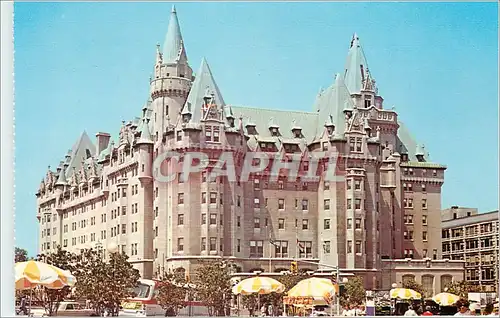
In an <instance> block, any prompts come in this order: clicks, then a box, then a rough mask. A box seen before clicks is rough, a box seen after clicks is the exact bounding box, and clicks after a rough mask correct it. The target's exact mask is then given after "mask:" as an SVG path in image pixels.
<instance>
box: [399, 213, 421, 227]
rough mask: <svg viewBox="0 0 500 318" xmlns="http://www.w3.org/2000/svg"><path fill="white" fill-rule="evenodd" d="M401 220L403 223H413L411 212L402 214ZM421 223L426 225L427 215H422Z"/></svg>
mask: <svg viewBox="0 0 500 318" xmlns="http://www.w3.org/2000/svg"><path fill="white" fill-rule="evenodd" d="M403 222H404V223H405V224H410V225H411V224H415V223H413V214H405V215H403ZM422 225H427V215H422Z"/></svg>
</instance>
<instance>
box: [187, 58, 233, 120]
mask: <svg viewBox="0 0 500 318" xmlns="http://www.w3.org/2000/svg"><path fill="white" fill-rule="evenodd" d="M207 94H209V95H212V96H213V99H214V102H215V104H216V105H217V107H219V108H220V109H223V110H224V112H227V109H226V103H225V102H224V99H223V98H222V94H221V93H220V90H219V87H218V86H217V83H216V82H215V79H214V77H213V75H212V71H211V70H210V66H209V65H208V62H207V60H206V59H205V58H203V60H202V61H201V65H200V68H199V70H198V73H196V78H195V80H194V82H193V86H192V87H191V91H190V92H189V95H188V98H187V100H186V103H185V104H184V107H183V108H182V113H183V114H186V113H190V114H191V122H193V123H199V122H200V120H201V117H202V106H203V104H204V98H205V97H206V96H207Z"/></svg>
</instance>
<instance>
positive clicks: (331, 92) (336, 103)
mask: <svg viewBox="0 0 500 318" xmlns="http://www.w3.org/2000/svg"><path fill="white" fill-rule="evenodd" d="M353 107H354V104H353V102H352V99H351V95H350V94H349V91H348V89H347V87H346V85H345V83H344V79H343V78H342V76H341V75H340V74H337V76H336V78H335V82H334V83H333V85H331V86H330V87H328V88H327V89H326V90H324V91H323V92H322V93H321V94H320V95H319V96H318V98H317V99H316V106H315V109H317V110H318V120H317V125H316V134H315V136H314V137H315V138H318V137H320V136H321V134H322V133H323V130H324V125H325V121H326V120H331V121H332V122H333V124H334V125H335V136H336V137H340V136H342V135H343V134H344V131H345V115H344V109H345V108H349V109H353ZM329 116H331V118H329Z"/></svg>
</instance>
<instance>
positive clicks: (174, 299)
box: [156, 271, 188, 316]
mask: <svg viewBox="0 0 500 318" xmlns="http://www.w3.org/2000/svg"><path fill="white" fill-rule="evenodd" d="M186 284H187V281H186V277H185V275H184V272H182V271H173V272H168V273H164V274H163V277H162V280H161V282H160V283H159V284H158V296H157V297H156V299H157V300H158V303H159V305H160V306H162V308H163V309H165V310H166V312H167V314H168V315H169V316H177V314H178V313H179V310H180V309H182V308H184V306H185V305H186V302H185V300H186V295H187V288H188V287H187V286H186Z"/></svg>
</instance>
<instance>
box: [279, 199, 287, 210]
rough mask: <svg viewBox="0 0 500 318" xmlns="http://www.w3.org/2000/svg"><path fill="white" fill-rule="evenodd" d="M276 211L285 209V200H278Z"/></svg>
mask: <svg viewBox="0 0 500 318" xmlns="http://www.w3.org/2000/svg"><path fill="white" fill-rule="evenodd" d="M278 209H279V210H284V209H285V199H278Z"/></svg>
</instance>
